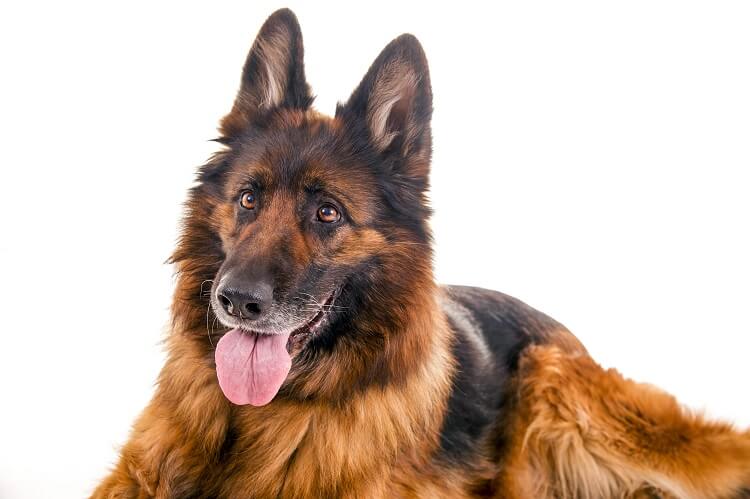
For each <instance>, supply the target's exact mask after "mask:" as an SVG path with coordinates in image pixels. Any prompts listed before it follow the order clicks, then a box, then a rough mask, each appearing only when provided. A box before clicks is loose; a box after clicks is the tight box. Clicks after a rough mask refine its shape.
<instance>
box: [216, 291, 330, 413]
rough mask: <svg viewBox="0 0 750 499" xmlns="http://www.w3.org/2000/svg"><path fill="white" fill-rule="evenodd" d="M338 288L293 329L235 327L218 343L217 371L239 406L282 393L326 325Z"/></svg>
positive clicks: (224, 388) (262, 402) (264, 401)
mask: <svg viewBox="0 0 750 499" xmlns="http://www.w3.org/2000/svg"><path fill="white" fill-rule="evenodd" d="M337 294H338V293H337V291H334V292H333V293H331V295H330V296H329V297H328V299H327V300H326V301H325V303H324V304H323V305H321V306H320V307H319V310H318V311H317V312H316V313H315V314H314V315H313V316H312V317H311V318H310V319H309V320H308V321H307V322H305V323H304V324H303V325H301V326H299V327H297V328H296V329H294V330H292V331H284V332H264V331H253V330H250V329H246V328H244V327H242V326H240V327H235V328H234V329H232V330H230V331H228V332H227V333H226V334H224V336H222V337H221V339H220V340H219V343H218V344H217V345H216V352H215V360H216V374H217V377H218V379H219V386H220V387H221V390H222V391H223V392H224V395H225V396H226V397H227V398H228V399H229V400H230V401H231V402H233V403H235V404H237V405H246V404H250V405H254V406H261V405H266V404H268V403H269V402H270V401H271V400H273V398H274V397H275V396H276V394H277V393H278V391H279V389H280V388H281V385H282V384H283V383H284V381H285V380H286V378H287V376H288V375H289V370H290V369H291V367H292V357H291V354H292V353H293V352H299V350H301V349H302V348H304V346H305V345H306V344H307V343H308V342H309V341H310V339H312V338H313V337H314V336H315V334H316V333H318V332H319V331H320V330H321V329H322V328H323V327H324V325H325V322H326V321H327V319H328V316H329V314H330V311H331V309H332V307H333V302H334V300H335V299H336V296H337Z"/></svg>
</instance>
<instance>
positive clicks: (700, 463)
mask: <svg viewBox="0 0 750 499" xmlns="http://www.w3.org/2000/svg"><path fill="white" fill-rule="evenodd" d="M517 393H518V399H517V404H518V406H517V413H516V417H517V419H516V423H515V424H514V426H513V430H512V435H511V441H512V442H513V444H512V447H511V450H510V455H509V456H508V461H507V466H506V468H507V469H506V470H505V471H504V473H503V478H502V480H503V481H504V482H506V483H507V486H508V489H509V490H511V491H518V492H515V493H516V494H521V495H523V494H531V496H532V497H555V498H591V499H593V498H603V497H649V494H651V496H653V495H654V494H658V495H659V496H660V497H669V498H671V497H678V498H734V497H747V496H743V494H747V493H748V490H750V431H745V432H740V431H737V430H736V429H734V428H733V427H732V426H731V425H729V424H726V423H720V422H713V421H708V420H706V419H705V418H703V417H702V416H700V415H698V414H695V413H691V412H690V411H688V410H687V409H685V408H683V407H681V406H680V405H679V404H678V403H677V401H676V400H675V399H674V398H673V397H672V396H670V395H668V394H666V393H664V392H662V391H660V390H658V389H656V388H654V387H652V386H650V385H644V384H639V383H635V382H633V381H631V380H627V379H625V378H623V377H622V376H621V375H620V374H619V373H618V372H616V371H614V370H604V369H602V368H601V367H600V366H598V365H597V364H596V363H595V362H594V361H593V360H592V359H591V358H590V357H589V356H588V355H586V354H579V353H572V354H571V353H565V352H563V351H562V350H560V349H559V348H558V347H555V346H533V347H530V348H529V349H528V351H527V352H525V353H524V355H523V358H522V360H521V364H520V370H519V378H518V392H517ZM644 494H645V495H644Z"/></svg>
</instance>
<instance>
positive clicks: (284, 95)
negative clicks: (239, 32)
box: [220, 9, 313, 138]
mask: <svg viewBox="0 0 750 499" xmlns="http://www.w3.org/2000/svg"><path fill="white" fill-rule="evenodd" d="M303 57H304V48H303V46H302V32H301V30H300V27H299V23H298V22H297V17H296V16H295V15H294V13H293V12H292V11H291V10H289V9H280V10H277V11H276V12H274V13H273V14H271V16H270V17H269V18H268V19H267V20H266V22H265V23H264V24H263V27H261V28H260V32H259V33H258V36H257V38H256V39H255V43H253V46H252V48H251V49H250V52H249V53H248V55H247V60H246V61H245V66H244V68H243V69H242V81H241V83H240V90H239V92H238V93H237V98H236V99H235V101H234V105H233V106H232V110H231V111H230V113H229V114H228V115H227V116H225V117H224V119H223V120H222V121H221V127H220V131H221V133H222V135H223V136H224V138H232V137H234V136H236V135H237V134H239V133H240V132H242V131H243V130H244V129H245V128H246V127H247V126H248V124H250V123H252V121H253V120H254V119H256V118H257V117H258V116H259V115H261V114H263V113H265V112H267V111H269V110H271V109H274V108H278V107H288V108H296V109H307V108H308V107H309V106H310V104H312V101H313V97H312V95H311V93H310V87H309V86H308V84H307V80H306V79H305V68H304V62H303Z"/></svg>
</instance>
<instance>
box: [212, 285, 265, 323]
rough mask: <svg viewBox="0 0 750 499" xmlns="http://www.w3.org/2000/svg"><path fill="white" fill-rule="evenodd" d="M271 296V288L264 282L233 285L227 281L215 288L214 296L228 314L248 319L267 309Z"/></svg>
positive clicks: (254, 317) (257, 316) (256, 316)
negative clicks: (241, 285) (240, 285)
mask: <svg viewBox="0 0 750 499" xmlns="http://www.w3.org/2000/svg"><path fill="white" fill-rule="evenodd" d="M272 296H273V288H272V287H271V286H270V285H269V284H267V283H265V282H259V283H254V284H252V285H247V284H246V285H244V286H243V287H239V286H237V287H235V286H233V285H232V282H231V281H229V282H227V283H226V284H222V285H221V286H220V287H219V289H217V290H216V297H217V298H218V299H219V302H220V303H221V306H222V307H224V310H225V311H226V312H227V313H228V314H229V315H233V316H235V317H240V318H242V319H250V320H255V319H257V318H259V317H260V316H261V315H262V314H263V313H264V312H265V311H266V310H268V307H269V306H270V305H271V299H272Z"/></svg>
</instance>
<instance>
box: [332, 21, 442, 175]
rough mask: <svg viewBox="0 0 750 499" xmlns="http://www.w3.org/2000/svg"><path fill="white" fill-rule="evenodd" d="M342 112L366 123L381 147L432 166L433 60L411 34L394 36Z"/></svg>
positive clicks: (378, 148)
mask: <svg viewBox="0 0 750 499" xmlns="http://www.w3.org/2000/svg"><path fill="white" fill-rule="evenodd" d="M336 114H337V115H339V116H341V117H342V118H343V119H344V120H347V121H349V122H350V123H359V124H361V125H364V127H365V130H366V133H367V135H368V140H369V141H370V144H371V145H372V146H373V147H374V148H375V150H376V151H377V152H379V153H381V154H385V155H388V156H392V157H393V158H394V159H397V160H401V161H406V162H407V163H408V164H410V168H412V169H413V168H415V167H416V168H417V169H420V168H421V169H425V171H424V172H414V171H413V172H412V174H413V173H424V174H426V173H427V171H426V169H429V161H430V154H431V132H430V119H431V118H432V89H431V88H430V73H429V69H428V67H427V59H426V57H425V54H424V51H423V50H422V46H421V45H420V43H419V41H418V40H417V39H416V38H415V37H414V36H413V35H409V34H404V35H401V36H399V37H398V38H396V39H395V40H393V41H392V42H391V43H389V44H388V46H386V47H385V49H383V51H382V52H381V53H380V55H379V56H378V57H377V59H375V62H373V64H372V66H370V69H369V70H368V71H367V74H366V75H365V77H364V79H363V80H362V82H361V83H360V84H359V87H357V89H356V90H355V91H354V93H353V94H352V96H351V97H350V98H349V101H348V102H347V103H346V104H345V105H343V106H339V109H337V113H336Z"/></svg>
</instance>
